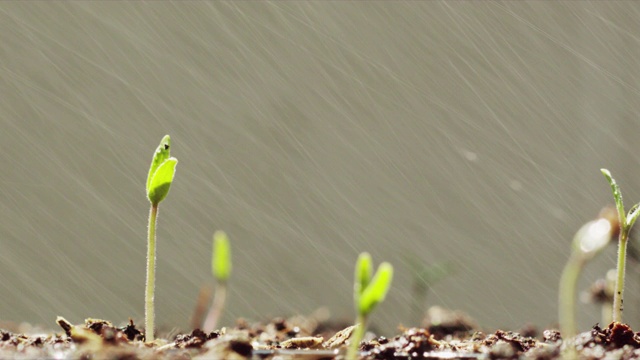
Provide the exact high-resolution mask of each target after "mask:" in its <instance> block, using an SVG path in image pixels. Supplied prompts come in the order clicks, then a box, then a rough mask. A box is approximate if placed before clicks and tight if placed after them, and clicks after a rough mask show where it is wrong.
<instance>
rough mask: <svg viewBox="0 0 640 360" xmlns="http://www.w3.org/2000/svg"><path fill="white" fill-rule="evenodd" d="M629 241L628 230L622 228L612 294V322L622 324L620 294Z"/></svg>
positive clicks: (622, 286)
mask: <svg viewBox="0 0 640 360" xmlns="http://www.w3.org/2000/svg"><path fill="white" fill-rule="evenodd" d="M628 239H629V229H628V228H627V227H626V226H624V225H623V226H622V228H621V229H620V236H619V239H618V274H617V277H616V289H615V291H614V293H613V321H614V322H622V307H623V299H622V295H623V294H622V292H623V291H624V271H625V269H624V267H625V262H626V261H625V260H626V258H627V240H628Z"/></svg>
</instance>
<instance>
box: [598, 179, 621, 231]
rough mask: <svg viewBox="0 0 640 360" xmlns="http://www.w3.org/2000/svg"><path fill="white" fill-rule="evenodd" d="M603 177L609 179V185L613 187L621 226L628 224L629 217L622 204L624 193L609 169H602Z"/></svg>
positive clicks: (612, 190)
mask: <svg viewBox="0 0 640 360" xmlns="http://www.w3.org/2000/svg"><path fill="white" fill-rule="evenodd" d="M600 171H601V172H602V175H604V177H605V178H606V179H607V181H608V182H609V185H611V192H612V193H613V200H614V201H615V203H616V209H617V210H618V219H619V220H620V224H624V225H626V224H627V217H626V214H625V211H624V203H623V202H622V192H620V186H618V183H616V181H615V179H614V178H613V177H611V173H610V172H609V170H607V169H600Z"/></svg>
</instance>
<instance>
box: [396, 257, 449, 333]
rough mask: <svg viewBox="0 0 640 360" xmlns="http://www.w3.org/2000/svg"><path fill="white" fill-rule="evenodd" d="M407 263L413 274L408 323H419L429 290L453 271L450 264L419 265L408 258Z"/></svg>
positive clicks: (413, 259)
mask: <svg viewBox="0 0 640 360" xmlns="http://www.w3.org/2000/svg"><path fill="white" fill-rule="evenodd" d="M407 263H408V264H409V266H410V267H411V273H412V274H413V285H412V287H411V289H412V298H413V301H412V306H411V319H410V321H416V320H417V321H420V319H421V318H422V317H423V313H424V306H425V304H426V302H427V295H428V293H429V290H430V289H431V288H432V287H433V286H434V285H435V284H437V283H438V282H440V281H441V280H443V279H445V278H447V277H448V276H449V275H451V274H452V273H453V271H454V267H453V264H451V263H450V262H439V263H435V264H432V265H427V264H423V263H419V262H418V261H417V260H416V259H415V258H409V259H408V260H407Z"/></svg>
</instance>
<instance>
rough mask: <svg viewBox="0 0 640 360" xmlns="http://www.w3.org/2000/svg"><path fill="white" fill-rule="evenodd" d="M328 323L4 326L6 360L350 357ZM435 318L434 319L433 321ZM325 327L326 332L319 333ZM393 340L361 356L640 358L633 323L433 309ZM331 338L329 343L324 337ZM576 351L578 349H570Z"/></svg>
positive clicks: (363, 347)
mask: <svg viewBox="0 0 640 360" xmlns="http://www.w3.org/2000/svg"><path fill="white" fill-rule="evenodd" d="M325 321H326V319H325V320H321V321H319V320H318V319H317V318H314V317H313V316H311V317H302V316H296V317H292V318H289V319H284V318H276V319H273V320H272V321H270V322H268V323H249V322H248V321H246V320H243V319H240V320H238V322H237V324H236V326H235V327H233V328H222V329H219V330H216V331H213V332H211V333H205V332H204V331H202V330H200V329H194V330H193V331H191V332H190V333H184V334H177V335H175V336H172V337H171V339H162V338H160V339H156V341H154V342H152V343H145V341H144V333H143V332H142V331H141V330H140V329H138V328H137V327H136V325H135V324H134V322H133V321H132V320H129V322H128V323H127V324H125V325H124V326H114V325H113V324H112V323H111V322H109V321H106V320H99V319H87V320H85V322H84V324H81V325H74V324H72V323H70V322H69V321H67V320H65V319H64V318H62V317H59V318H58V319H57V323H58V325H59V326H60V328H61V330H62V332H61V333H58V334H37V333H36V334H31V335H27V334H21V333H14V332H11V331H8V330H1V329H0V358H2V359H27V358H28V359H33V358H56V359H71V358H72V359H76V358H82V359H103V358H109V359H192V358H193V359H301V360H311V359H314V360H315V359H343V358H344V355H345V353H346V347H347V346H348V345H349V336H350V334H351V333H352V332H353V328H354V327H353V326H347V327H346V328H343V329H336V328H333V329H331V328H329V327H327V324H326V323H325ZM431 321H433V322H431ZM320 330H321V331H320ZM400 331H401V334H400V335H397V336H395V337H393V338H386V337H382V336H380V337H372V335H371V334H369V336H368V337H367V338H368V339H371V340H367V341H363V342H361V343H360V357H361V359H371V360H378V359H380V360H387V359H487V360H492V359H536V360H551V359H564V358H567V354H575V356H577V357H578V358H581V359H582V358H584V359H605V358H606V359H622V360H626V359H638V358H640V333H634V332H633V331H632V330H631V328H630V327H629V326H628V325H626V324H620V323H612V324H610V325H609V326H607V327H606V328H601V327H600V326H599V325H597V324H596V325H595V326H594V327H593V328H592V329H591V330H590V331H587V332H584V333H582V334H579V335H578V336H576V337H574V338H572V339H568V340H567V339H563V338H562V336H561V334H560V333H559V332H558V331H557V330H553V329H552V330H545V331H543V332H542V338H540V339H538V338H536V337H535V334H536V333H537V331H536V330H535V328H531V327H528V328H524V329H523V331H522V332H521V333H517V332H511V331H503V330H496V331H494V332H490V333H486V334H485V333H484V332H482V331H480V330H479V328H478V327H477V326H476V325H475V323H474V322H473V321H472V320H471V319H469V318H468V316H466V315H464V314H462V313H460V312H450V311H447V310H444V309H434V310H432V311H431V312H430V313H429V314H428V316H427V322H425V324H424V327H422V328H402V329H400ZM329 334H332V336H330V338H329V339H328V340H327V341H325V338H327V337H329ZM570 351H573V352H570Z"/></svg>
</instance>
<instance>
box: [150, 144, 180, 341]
mask: <svg viewBox="0 0 640 360" xmlns="http://www.w3.org/2000/svg"><path fill="white" fill-rule="evenodd" d="M170 147H171V139H170V138H169V135H166V136H165V137H163V138H162V141H160V145H158V148H157V149H156V152H155V153H154V154H153V158H152V160H151V167H150V168H149V175H148V176H147V187H146V189H147V198H148V199H149V202H151V210H150V212H149V232H148V238H147V285H146V289H145V301H144V303H145V308H144V318H145V329H146V330H145V339H146V341H148V342H151V341H153V340H154V336H153V331H154V321H155V311H154V291H155V277H156V275H155V274H156V224H157V219H158V205H159V204H160V202H161V201H162V200H164V199H165V198H166V197H167V194H169V188H170V187H171V183H172V182H173V176H174V175H175V172H176V165H177V164H178V160H177V159H176V158H173V157H170V155H169V152H170Z"/></svg>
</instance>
